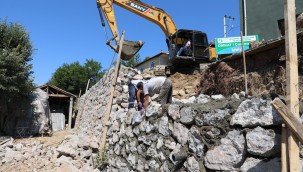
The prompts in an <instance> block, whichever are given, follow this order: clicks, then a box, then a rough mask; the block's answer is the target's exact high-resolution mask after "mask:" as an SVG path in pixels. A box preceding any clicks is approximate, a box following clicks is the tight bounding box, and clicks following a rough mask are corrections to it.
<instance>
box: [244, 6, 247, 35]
mask: <svg viewBox="0 0 303 172" xmlns="http://www.w3.org/2000/svg"><path fill="white" fill-rule="evenodd" d="M243 20H244V21H243V22H244V36H247V14H246V0H243Z"/></svg>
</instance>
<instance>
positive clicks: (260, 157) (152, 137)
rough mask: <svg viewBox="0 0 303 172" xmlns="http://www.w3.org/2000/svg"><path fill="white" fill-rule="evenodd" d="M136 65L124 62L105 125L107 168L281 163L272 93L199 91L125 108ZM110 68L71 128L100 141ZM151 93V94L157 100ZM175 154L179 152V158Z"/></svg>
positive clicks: (260, 167) (247, 167)
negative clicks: (169, 100)
mask: <svg viewBox="0 0 303 172" xmlns="http://www.w3.org/2000/svg"><path fill="white" fill-rule="evenodd" d="M136 74H137V72H136V71H135V70H133V69H131V68H126V67H123V66H121V69H120V73H119V78H118V82H117V85H116V87H115V95H114V100H113V105H112V111H111V115H110V126H109V130H108V133H107V136H108V137H107V143H106V148H107V154H108V157H109V165H108V166H107V168H108V170H110V171H121V170H122V171H173V170H184V171H212V170H214V171H217V170H223V171H239V170H241V171H280V169H281V168H280V167H281V164H280V137H281V131H280V126H281V122H282V121H281V118H280V117H279V116H278V115H277V113H276V112H275V110H273V108H272V106H271V104H270V103H271V100H270V99H267V98H260V97H250V98H248V99H245V98H244V95H243V93H240V94H234V95H232V96H231V97H228V98H225V97H223V96H221V95H213V96H211V97H210V96H207V95H203V94H201V95H199V96H197V97H191V98H189V99H186V100H178V99H173V103H172V104H170V105H169V106H168V107H167V108H164V109H167V110H162V108H161V107H160V105H159V104H157V102H155V101H152V104H151V105H150V106H149V108H148V109H147V110H146V113H144V114H143V113H140V112H138V111H135V110H134V109H132V110H130V111H128V109H127V107H128V103H127V102H128V86H127V85H128V83H129V82H130V79H131V78H132V77H134V76H135V75H136ZM112 78H113V70H111V71H110V72H109V74H108V75H107V76H105V77H104V78H103V80H101V81H100V82H98V83H97V84H96V85H95V86H93V87H92V88H91V89H90V90H89V91H88V92H87V93H86V94H85V95H84V96H83V97H82V98H81V100H80V103H79V110H78V116H77V121H76V129H77V132H78V134H85V135H87V136H90V137H93V138H95V140H98V142H99V143H101V140H100V139H101V135H102V128H103V126H102V118H103V115H104V112H105V111H106V108H107V106H106V105H107V104H108V100H109V96H110V92H109V90H110V89H109V88H110V84H111V80H112ZM155 99H156V97H153V100H155ZM178 159H179V160H178Z"/></svg>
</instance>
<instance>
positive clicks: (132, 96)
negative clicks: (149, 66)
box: [128, 80, 145, 110]
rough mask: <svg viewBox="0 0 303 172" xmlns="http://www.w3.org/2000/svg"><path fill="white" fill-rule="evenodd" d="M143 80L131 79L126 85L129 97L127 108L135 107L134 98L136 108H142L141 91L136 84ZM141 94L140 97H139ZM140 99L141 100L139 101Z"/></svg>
mask: <svg viewBox="0 0 303 172" xmlns="http://www.w3.org/2000/svg"><path fill="white" fill-rule="evenodd" d="M144 82H145V81H143V80H132V81H131V82H130V83H129V85H128V91H129V97H128V103H129V104H128V109H130V108H135V100H137V104H138V110H141V109H142V107H143V106H142V104H143V92H141V91H139V89H138V87H137V84H138V83H142V84H143V83H144ZM138 96H139V97H138ZM140 96H141V98H140ZM140 101H141V102H140Z"/></svg>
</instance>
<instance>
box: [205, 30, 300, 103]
mask: <svg viewBox="0 0 303 172" xmlns="http://www.w3.org/2000/svg"><path fill="white" fill-rule="evenodd" d="M284 44H285V43H284V41H277V43H275V44H274V45H273V44H269V45H266V46H263V47H262V48H263V50H258V49H257V50H255V51H254V52H252V53H250V54H248V55H247V56H246V64H247V67H246V68H247V85H248V93H249V94H250V95H263V94H268V93H271V94H279V95H283V96H285V94H286V59H285V45H284ZM302 45H303V36H302V34H300V35H298V55H299V56H298V58H299V85H300V86H302V84H303V70H302V66H303V60H302V58H301V57H302V54H303V46H302ZM200 88H201V93H203V94H208V95H212V94H223V95H225V96H228V95H231V94H233V93H239V92H240V91H244V90H245V82H244V70H243V59H242V57H240V58H235V59H233V60H223V61H221V62H218V63H216V64H214V65H212V66H211V67H210V68H209V69H207V70H206V71H205V72H204V73H202V76H201V85H200ZM299 93H300V96H299V98H300V100H302V99H303V94H302V90H301V89H299Z"/></svg>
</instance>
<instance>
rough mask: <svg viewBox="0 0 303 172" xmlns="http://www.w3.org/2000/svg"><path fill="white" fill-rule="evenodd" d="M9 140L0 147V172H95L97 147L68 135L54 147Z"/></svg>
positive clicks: (26, 141) (96, 144)
mask: <svg viewBox="0 0 303 172" xmlns="http://www.w3.org/2000/svg"><path fill="white" fill-rule="evenodd" d="M16 141H17V140H13V139H10V140H9V141H7V142H6V143H4V144H2V145H0V162H1V164H2V165H1V168H0V171H49V172H52V171H58V172H61V171H62V172H66V171H98V170H97V169H95V170H94V168H93V161H92V158H93V156H95V157H96V156H97V152H98V143H97V142H96V141H94V140H91V139H90V138H87V137H85V136H78V135H68V136H66V137H65V139H64V141H63V142H62V143H61V144H60V145H59V146H57V147H54V146H50V145H47V144H44V143H42V142H40V141H31V140H26V139H21V140H18V141H17V142H16Z"/></svg>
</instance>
